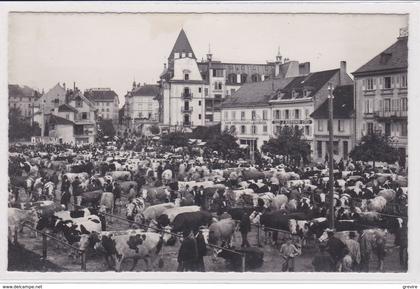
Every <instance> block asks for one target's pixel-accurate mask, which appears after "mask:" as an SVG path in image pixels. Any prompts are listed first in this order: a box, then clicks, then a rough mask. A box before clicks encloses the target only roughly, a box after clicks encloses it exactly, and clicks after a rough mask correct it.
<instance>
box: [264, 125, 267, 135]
mask: <svg viewBox="0 0 420 289" xmlns="http://www.w3.org/2000/svg"><path fill="white" fill-rule="evenodd" d="M263 132H264V133H266V132H267V126H266V125H264V126H263Z"/></svg>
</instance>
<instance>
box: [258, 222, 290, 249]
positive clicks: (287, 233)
mask: <svg viewBox="0 0 420 289" xmlns="http://www.w3.org/2000/svg"><path fill="white" fill-rule="evenodd" d="M251 225H252V226H254V227H257V244H258V246H259V247H261V242H260V229H261V228H262V229H263V230H264V231H272V232H277V233H281V234H285V235H288V236H292V233H290V232H289V231H285V230H280V229H275V228H271V227H267V226H261V225H260V224H251Z"/></svg>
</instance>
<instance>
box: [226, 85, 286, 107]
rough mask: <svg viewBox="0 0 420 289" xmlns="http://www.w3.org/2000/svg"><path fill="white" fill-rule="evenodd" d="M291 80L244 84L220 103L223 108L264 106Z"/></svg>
mask: <svg viewBox="0 0 420 289" xmlns="http://www.w3.org/2000/svg"><path fill="white" fill-rule="evenodd" d="M291 80H292V78H286V79H269V80H265V81H261V82H252V83H245V84H244V85H242V86H241V88H239V89H238V90H237V91H236V92H235V93H234V94H233V95H232V96H231V97H229V98H226V100H225V101H224V102H223V103H222V107H223V108H232V107H247V106H266V105H269V101H270V100H271V98H272V96H273V95H274V94H275V93H276V90H278V89H281V88H283V87H285V86H286V85H287V84H288V83H289V82H290V81H291Z"/></svg>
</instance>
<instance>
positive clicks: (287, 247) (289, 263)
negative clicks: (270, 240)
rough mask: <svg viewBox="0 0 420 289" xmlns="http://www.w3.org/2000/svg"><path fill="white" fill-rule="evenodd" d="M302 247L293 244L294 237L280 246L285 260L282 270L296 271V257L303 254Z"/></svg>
mask: <svg viewBox="0 0 420 289" xmlns="http://www.w3.org/2000/svg"><path fill="white" fill-rule="evenodd" d="M301 253H302V252H301V249H300V248H299V249H298V248H297V247H296V246H295V245H293V244H292V238H290V237H289V238H288V239H287V241H286V243H284V244H283V245H281V247H280V255H281V256H282V257H283V258H284V260H285V262H284V263H283V265H282V271H283V272H286V271H289V272H294V271H295V257H296V256H299V255H300V254H301Z"/></svg>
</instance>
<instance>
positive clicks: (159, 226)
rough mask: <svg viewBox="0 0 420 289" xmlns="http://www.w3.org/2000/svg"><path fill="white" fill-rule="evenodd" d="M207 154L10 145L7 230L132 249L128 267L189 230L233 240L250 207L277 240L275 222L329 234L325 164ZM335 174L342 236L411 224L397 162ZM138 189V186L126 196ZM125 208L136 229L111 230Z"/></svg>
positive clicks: (116, 250)
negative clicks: (68, 189) (68, 203)
mask: <svg viewBox="0 0 420 289" xmlns="http://www.w3.org/2000/svg"><path fill="white" fill-rule="evenodd" d="M209 163H211V164H214V163H215V160H214V159H212V160H211V162H210V161H209V160H205V159H203V158H194V159H193V158H191V159H185V158H179V157H178V158H177V157H176V155H174V154H171V153H167V154H166V155H159V156H157V155H153V154H149V153H135V152H132V151H117V152H115V151H114V152H107V151H101V152H99V153H98V150H95V151H94V152H92V151H91V150H83V151H78V152H77V153H76V152H74V151H71V150H58V149H57V148H56V149H55V150H47V151H42V150H41V149H39V148H36V147H29V148H25V147H23V148H13V150H11V152H9V209H8V210H9V212H8V215H9V219H8V224H9V240H10V242H14V241H15V240H16V237H17V236H15V235H16V234H18V233H19V232H20V231H21V230H22V229H23V228H22V224H23V223H25V222H28V223H30V224H33V226H34V227H35V228H36V229H37V230H39V231H47V232H48V233H50V234H53V235H54V236H57V237H58V238H61V239H62V240H65V241H66V242H68V243H69V244H72V245H74V246H77V247H78V248H79V249H80V250H95V251H96V252H100V253H102V254H103V255H104V257H105V260H106V263H107V264H108V266H110V267H113V268H115V270H117V271H120V270H121V264H122V262H123V261H124V260H125V259H129V258H132V259H134V260H135V262H134V263H133V268H132V269H134V268H135V266H136V264H137V260H140V259H142V260H144V261H145V264H146V266H147V269H150V268H152V269H155V267H156V266H160V265H162V263H161V262H157V260H158V259H159V256H160V255H159V254H160V252H161V251H162V247H163V246H164V245H167V246H170V245H174V243H175V242H176V239H177V238H176V237H178V236H179V235H180V233H183V232H186V231H193V232H198V231H199V230H201V231H202V232H203V233H204V235H205V240H206V242H207V243H208V244H209V245H216V246H222V247H229V246H230V244H231V241H232V236H233V235H234V233H235V231H236V230H237V227H238V223H239V222H240V221H241V220H242V219H243V217H244V215H245V214H246V217H249V219H250V221H251V223H252V224H254V225H255V226H258V227H260V228H261V230H262V231H264V232H265V233H266V238H265V240H266V241H268V240H269V239H271V240H270V241H271V242H273V243H277V242H278V239H279V238H278V232H286V233H287V234H290V235H292V236H294V237H295V239H296V240H299V242H303V244H305V243H306V242H308V241H311V240H317V241H319V242H322V241H325V231H326V229H327V228H328V225H329V222H328V216H329V215H330V211H329V210H330V209H329V208H330V205H329V197H328V181H329V178H328V170H327V169H325V167H324V166H323V165H317V166H311V167H305V168H297V167H290V166H286V165H283V164H282V165H278V166H273V165H266V166H264V167H258V168H257V167H242V166H233V165H232V164H230V165H229V166H228V165H227V164H226V163H223V160H220V161H219V165H218V166H217V168H216V166H213V165H209ZM64 176H66V177H67V179H68V180H69V181H70V182H71V183H73V182H74V180H75V179H76V177H77V178H78V179H79V180H80V183H81V184H80V187H81V188H82V193H81V197H82V203H81V206H77V205H76V206H74V207H73V210H64V208H63V206H62V205H61V204H60V202H59V196H60V193H61V192H60V185H59V184H60V183H61V180H62V179H63V177H64ZM334 179H335V186H334V191H335V195H334V216H335V220H336V221H335V231H336V235H337V236H338V237H339V238H346V237H347V236H348V232H349V231H356V232H358V233H359V234H363V233H365V234H363V236H365V238H369V242H375V238H376V237H375V236H384V235H386V234H392V235H394V236H395V242H396V243H397V244H398V242H399V239H400V237H401V236H400V234H401V229H402V228H403V227H404V226H406V225H407V178H406V177H405V176H402V175H399V174H398V172H397V171H396V170H395V169H394V168H393V167H392V166H384V167H382V168H381V169H377V168H375V169H373V168H372V166H369V165H368V164H364V163H360V162H357V163H356V162H355V163H352V162H348V163H347V165H346V166H345V168H341V169H336V170H334ZM116 183H118V184H119V187H120V188H121V194H122V198H121V200H115V194H113V192H111V191H110V190H108V191H107V188H109V187H107V185H109V184H111V185H112V187H115V184H116ZM132 190H134V191H135V192H136V194H135V195H134V196H132V195H130V197H128V196H129V194H130V191H132ZM197 194H200V195H201V197H200V198H199V199H197ZM197 200H199V201H197ZM123 202H125V204H122V203H123ZM122 205H124V207H123V208H124V209H122ZM114 206H115V207H114ZM121 212H123V213H124V215H125V216H124V218H125V219H127V220H128V222H129V223H130V229H128V230H118V231H108V230H107V227H108V226H107V225H108V224H107V222H108V223H109V222H112V219H113V218H112V216H113V215H114V214H116V215H119V214H120V213H121ZM372 232H376V233H377V232H380V234H372ZM269 235H270V237H268V236H269ZM174 236H175V237H174ZM372 236H373V237H372Z"/></svg>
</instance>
